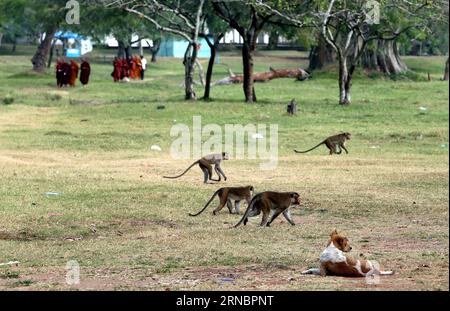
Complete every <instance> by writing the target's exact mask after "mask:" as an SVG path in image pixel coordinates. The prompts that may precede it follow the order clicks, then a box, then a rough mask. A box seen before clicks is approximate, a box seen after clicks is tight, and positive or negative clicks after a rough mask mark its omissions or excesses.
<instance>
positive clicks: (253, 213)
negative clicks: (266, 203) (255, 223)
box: [244, 200, 262, 226]
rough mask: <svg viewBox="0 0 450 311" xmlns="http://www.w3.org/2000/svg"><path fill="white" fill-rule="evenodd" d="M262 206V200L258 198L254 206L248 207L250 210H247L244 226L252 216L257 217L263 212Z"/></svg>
mask: <svg viewBox="0 0 450 311" xmlns="http://www.w3.org/2000/svg"><path fill="white" fill-rule="evenodd" d="M261 206H262V202H261V201H259V200H258V201H256V202H254V203H253V205H252V206H249V207H248V209H249V210H248V212H247V217H246V218H245V219H244V226H245V225H246V224H247V222H248V219H249V218H250V217H256V216H258V215H259V214H261V210H262V207H261Z"/></svg>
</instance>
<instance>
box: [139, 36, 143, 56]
mask: <svg viewBox="0 0 450 311" xmlns="http://www.w3.org/2000/svg"><path fill="white" fill-rule="evenodd" d="M139 55H142V56H143V55H144V47H143V46H142V39H139Z"/></svg>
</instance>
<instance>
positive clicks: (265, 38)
mask: <svg viewBox="0 0 450 311" xmlns="http://www.w3.org/2000/svg"><path fill="white" fill-rule="evenodd" d="M220 43H222V44H243V43H244V40H243V39H242V37H241V35H240V34H239V32H238V31H237V30H234V29H233V30H232V31H229V32H227V33H226V34H225V36H224V37H223V39H222V40H220ZM256 43H257V44H269V35H268V34H266V33H262V34H261V35H260V36H259V37H258V39H257V40H256Z"/></svg>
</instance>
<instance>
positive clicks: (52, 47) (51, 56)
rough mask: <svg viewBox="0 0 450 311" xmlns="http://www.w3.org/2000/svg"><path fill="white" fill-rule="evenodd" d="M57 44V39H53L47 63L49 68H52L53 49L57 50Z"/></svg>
mask: <svg viewBox="0 0 450 311" xmlns="http://www.w3.org/2000/svg"><path fill="white" fill-rule="evenodd" d="M55 44H56V40H54V41H53V43H52V46H51V48H50V55H49V57H48V64H47V68H50V67H51V66H52V61H53V51H54V50H55Z"/></svg>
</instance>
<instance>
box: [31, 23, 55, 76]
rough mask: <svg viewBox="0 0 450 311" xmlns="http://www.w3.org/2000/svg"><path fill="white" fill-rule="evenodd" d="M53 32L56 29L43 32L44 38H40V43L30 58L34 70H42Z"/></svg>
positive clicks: (45, 62)
mask: <svg viewBox="0 0 450 311" xmlns="http://www.w3.org/2000/svg"><path fill="white" fill-rule="evenodd" d="M55 33H56V29H52V30H50V31H47V32H46V34H45V39H44V40H42V41H41V43H40V44H39V46H38V48H37V51H36V53H35V54H34V56H33V58H32V59H31V63H32V64H33V70H34V71H36V72H44V70H45V67H46V64H47V60H48V55H49V53H50V48H51V46H52V41H53V38H54V36H55Z"/></svg>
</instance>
